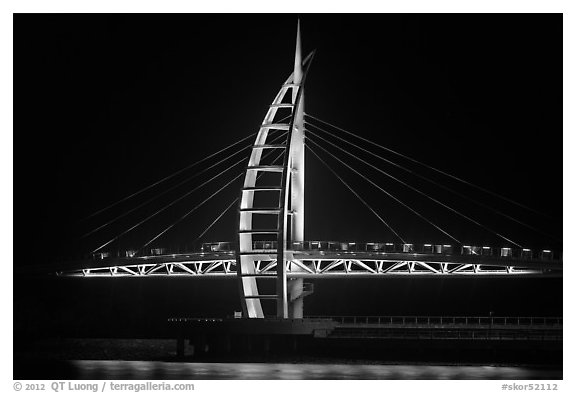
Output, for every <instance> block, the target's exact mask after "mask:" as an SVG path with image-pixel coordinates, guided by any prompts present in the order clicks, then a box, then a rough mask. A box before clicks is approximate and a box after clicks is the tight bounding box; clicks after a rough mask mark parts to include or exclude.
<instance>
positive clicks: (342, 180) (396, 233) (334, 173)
mask: <svg viewBox="0 0 576 393" xmlns="http://www.w3.org/2000/svg"><path fill="white" fill-rule="evenodd" d="M306 147H307V148H308V150H309V151H310V153H312V154H314V156H315V157H316V158H317V159H318V160H319V161H320V162H321V163H322V164H324V166H325V167H326V168H327V169H328V170H329V171H330V172H332V174H333V175H334V176H336V177H337V178H338V180H340V181H341V182H342V184H344V185H345V186H346V188H348V190H350V192H352V194H354V196H356V198H358V199H359V200H360V202H362V203H363V204H364V206H366V207H367V208H368V210H370V211H371V212H372V214H374V215H375V216H376V217H378V219H379V220H380V221H381V222H382V223H383V224H384V225H386V227H388V229H390V231H392V233H393V234H394V235H396V237H397V238H398V239H400V241H401V242H402V243H403V244H406V241H405V240H404V239H402V237H401V236H400V235H399V234H398V232H396V231H395V230H394V228H392V227H391V226H390V224H388V223H387V222H386V221H385V220H384V219H383V218H382V217H380V215H379V214H378V213H376V211H375V210H374V209H373V208H372V207H371V206H370V205H369V204H368V202H366V201H365V200H364V199H363V198H362V197H361V196H360V195H358V193H357V192H356V191H354V189H353V188H352V187H350V186H349V185H348V183H346V182H345V181H344V179H342V178H341V177H340V176H339V175H338V174H337V173H336V172H335V171H334V170H333V169H332V168H331V167H330V165H328V164H327V163H326V162H325V161H324V160H323V159H321V158H320V156H318V154H316V152H315V151H314V150H312V148H311V147H310V146H309V145H306Z"/></svg>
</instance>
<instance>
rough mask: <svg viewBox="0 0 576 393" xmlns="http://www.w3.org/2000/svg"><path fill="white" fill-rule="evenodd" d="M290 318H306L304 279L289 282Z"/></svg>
mask: <svg viewBox="0 0 576 393" xmlns="http://www.w3.org/2000/svg"><path fill="white" fill-rule="evenodd" d="M288 318H292V319H302V318H304V279H303V278H294V279H290V280H289V281H288Z"/></svg>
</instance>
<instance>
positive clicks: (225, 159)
mask: <svg viewBox="0 0 576 393" xmlns="http://www.w3.org/2000/svg"><path fill="white" fill-rule="evenodd" d="M250 147H251V146H250V145H249V146H246V147H244V148H242V149H240V150H238V151H237V152H236V153H233V154H231V155H229V156H227V157H225V158H223V159H222V160H220V161H218V162H217V163H215V164H213V165H211V166H209V167H207V168H204V169H203V170H201V171H200V172H197V173H195V174H194V175H192V176H190V177H189V178H187V179H184V180H183V181H181V182H179V183H178V184H176V185H174V186H172V187H170V188H168V189H167V190H164V191H162V192H161V193H159V194H156V195H155V196H153V197H152V198H150V199H148V200H146V201H144V202H143V203H141V204H139V205H138V206H136V207H134V208H132V209H130V210H127V211H125V212H124V213H122V214H120V215H119V216H117V217H115V218H113V219H112V220H110V221H108V222H106V223H104V224H102V225H100V226H99V227H97V228H95V229H93V230H91V231H90V232H88V233H85V234H84V235H82V236H81V237H80V238H81V239H83V238H85V237H87V236H90V235H91V234H93V233H95V232H98V231H99V230H100V229H102V228H105V227H106V226H108V225H110V224H112V223H114V222H116V221H118V220H119V219H121V218H122V217H125V216H127V215H128V214H130V213H132V212H133V211H135V210H138V209H140V208H141V207H143V206H146V205H147V204H149V203H150V202H153V201H154V200H156V199H158V198H160V197H161V196H163V195H165V194H167V193H169V192H170V191H172V190H174V189H175V188H178V187H180V186H181V185H183V184H185V183H188V182H189V181H191V180H192V179H195V178H197V177H198V176H200V175H201V174H203V173H205V172H207V171H209V170H210V169H212V168H214V167H215V166H218V165H220V164H221V163H223V162H225V161H227V160H229V159H230V158H232V157H234V156H235V155H237V154H239V153H242V152H243V151H244V150H246V149H248V148H250ZM240 161H245V158H243V159H242V160H240ZM236 164H238V162H237V163H236ZM236 164H234V165H236Z"/></svg>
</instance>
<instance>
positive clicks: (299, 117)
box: [286, 20, 304, 318]
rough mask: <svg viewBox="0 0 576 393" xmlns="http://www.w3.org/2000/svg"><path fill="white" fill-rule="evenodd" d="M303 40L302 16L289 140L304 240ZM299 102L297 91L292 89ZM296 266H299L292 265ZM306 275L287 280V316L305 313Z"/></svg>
mask: <svg viewBox="0 0 576 393" xmlns="http://www.w3.org/2000/svg"><path fill="white" fill-rule="evenodd" d="M302 77H303V73H302V43H301V38H300V20H298V30H297V33H296V52H295V55H294V84H298V85H300V89H299V93H300V100H299V101H298V105H297V107H296V110H295V112H294V120H293V122H294V124H293V127H292V136H291V138H292V141H291V143H290V158H291V163H290V164H291V165H290V167H291V169H292V175H291V182H290V186H291V190H290V191H291V192H290V211H291V213H292V214H291V215H290V217H291V218H292V220H291V231H290V232H291V233H290V235H291V236H290V240H291V241H293V242H299V241H304V86H303V83H302ZM292 94H293V96H292V100H293V102H296V95H295V93H294V92H293V93H292ZM286 219H288V217H286ZM293 267H294V268H295V269H296V266H293ZM303 288H304V279H302V278H296V279H291V280H289V281H288V296H289V299H288V300H289V301H288V317H289V318H302V317H303V314H304V297H303Z"/></svg>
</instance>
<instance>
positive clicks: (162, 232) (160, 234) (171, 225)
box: [134, 172, 244, 255]
mask: <svg viewBox="0 0 576 393" xmlns="http://www.w3.org/2000/svg"><path fill="white" fill-rule="evenodd" d="M243 174H244V173H243V172H242V173H240V174H239V175H238V176H236V177H235V178H234V179H232V180H230V181H229V182H228V183H226V184H224V185H223V186H222V187H220V188H219V189H218V190H217V191H215V192H214V193H213V194H212V195H210V196H209V197H208V198H206V199H204V200H203V201H202V202H200V203H199V204H198V205H196V206H194V207H193V208H192V209H191V210H189V211H188V212H187V213H186V214H184V215H183V216H182V217H180V218H179V219H178V220H176V221H175V222H174V223H172V224H170V225H169V226H167V227H166V228H165V229H164V230H162V231H161V232H160V233H159V234H158V235H156V236H154V237H153V238H152V239H150V240H149V241H148V242H147V243H146V244H144V245H143V246H142V247H140V249H139V250H138V251H136V253H135V254H134V255H136V254H138V253H139V252H140V251H142V250H143V249H144V248H145V247H146V246H148V245H149V244H150V243H152V242H153V241H154V240H156V239H158V238H159V237H160V236H162V235H163V234H165V233H166V232H168V231H169V230H170V229H172V228H173V227H174V226H175V225H176V224H178V223H179V222H180V221H182V220H183V219H185V218H186V217H188V216H189V215H190V214H192V213H193V212H194V211H196V210H197V209H198V208H200V207H201V206H202V205H204V204H205V203H206V202H208V201H209V200H210V199H212V198H213V197H214V196H216V195H217V194H218V193H219V192H220V191H222V190H223V189H225V188H226V187H228V186H229V185H230V184H232V183H233V182H234V181H236V180H238V179H239V178H240V176H242V175H243Z"/></svg>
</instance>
